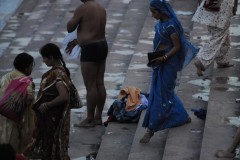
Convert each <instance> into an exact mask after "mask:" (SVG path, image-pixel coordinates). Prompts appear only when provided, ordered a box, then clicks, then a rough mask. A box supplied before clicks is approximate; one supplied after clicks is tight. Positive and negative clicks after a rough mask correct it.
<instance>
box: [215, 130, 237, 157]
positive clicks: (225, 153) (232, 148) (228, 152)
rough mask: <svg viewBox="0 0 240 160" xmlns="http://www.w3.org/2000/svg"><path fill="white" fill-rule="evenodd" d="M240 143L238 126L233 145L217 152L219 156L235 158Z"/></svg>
mask: <svg viewBox="0 0 240 160" xmlns="http://www.w3.org/2000/svg"><path fill="white" fill-rule="evenodd" d="M239 144H240V127H238V130H237V133H236V135H235V137H234V139H233V141H232V143H231V145H230V146H229V147H228V148H227V149H226V150H218V151H217V152H216V154H215V156H216V157H218V158H233V157H234V156H235V149H236V148H237V147H238V145H239Z"/></svg>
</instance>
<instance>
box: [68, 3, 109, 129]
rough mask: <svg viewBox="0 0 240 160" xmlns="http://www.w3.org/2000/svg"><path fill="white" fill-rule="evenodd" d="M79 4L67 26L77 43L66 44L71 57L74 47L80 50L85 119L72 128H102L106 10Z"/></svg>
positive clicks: (93, 5) (104, 98) (104, 90)
mask: <svg viewBox="0 0 240 160" xmlns="http://www.w3.org/2000/svg"><path fill="white" fill-rule="evenodd" d="M81 1H82V2H83V4H82V5H80V6H78V7H77V9H76V10H75V12H74V14H73V17H72V18H71V19H70V20H69V22H68V23H67V31H68V32H69V33H70V32H73V31H74V30H75V29H76V28H77V39H75V40H73V41H71V42H69V43H68V46H67V49H66V51H67V52H68V53H71V50H72V49H73V47H74V46H75V45H79V46H80V47H81V58H80V62H81V70H82V76H83V80H84V84H85V86H86V90H87V96H86V99H87V118H86V119H85V120H83V121H82V122H80V123H79V124H77V125H75V126H77V127H94V126H95V124H97V125H101V124H102V111H103V107H104V104H105V100H106V89H105V85H104V72H105V64H106V58H107V54H108V45H107V41H106V38H105V27H106V10H105V8H103V6H101V5H100V4H99V3H97V2H96V1H95V0H81Z"/></svg>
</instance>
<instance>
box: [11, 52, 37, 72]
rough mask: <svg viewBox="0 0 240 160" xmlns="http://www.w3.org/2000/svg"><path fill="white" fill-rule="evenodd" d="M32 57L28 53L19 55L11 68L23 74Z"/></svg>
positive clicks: (31, 61)
mask: <svg viewBox="0 0 240 160" xmlns="http://www.w3.org/2000/svg"><path fill="white" fill-rule="evenodd" d="M33 60H34V59H33V57H32V56H31V55H29V54H28V53H25V52H23V53H20V54H18V55H17V56H16V57H15V59H14V61H13V66H14V68H16V69H17V70H19V71H20V72H22V73H24V72H25V70H26V69H27V68H28V67H29V66H30V65H31V64H32V63H33Z"/></svg>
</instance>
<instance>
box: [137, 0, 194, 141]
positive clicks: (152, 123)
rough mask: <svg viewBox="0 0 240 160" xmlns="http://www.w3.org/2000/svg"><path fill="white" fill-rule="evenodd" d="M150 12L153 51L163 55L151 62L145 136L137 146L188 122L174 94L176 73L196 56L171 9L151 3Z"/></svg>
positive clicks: (159, 3) (181, 105) (154, 0)
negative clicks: (152, 20)
mask: <svg viewBox="0 0 240 160" xmlns="http://www.w3.org/2000/svg"><path fill="white" fill-rule="evenodd" d="M150 11H151V12H152V17H154V18H155V19H156V20H158V21H157V23H156V25H155V36H154V40H153V50H154V51H164V52H165V55H163V56H161V57H158V58H156V59H154V60H152V61H151V62H149V64H148V65H149V66H151V67H152V69H153V73H152V81H151V88H150V95H149V105H148V108H147V111H146V115H145V118H144V121H143V127H145V128H147V132H146V133H145V135H144V136H143V138H142V139H141V140H140V143H148V142H149V141H150V139H151V137H152V136H153V134H154V132H157V131H159V130H163V129H166V128H171V127H176V126H180V125H183V124H185V123H188V122H190V121H191V119H190V117H189V115H188V114H187V112H186V110H185V109H184V106H183V104H182V102H181V101H180V99H179V98H178V97H177V95H176V94H175V93H174V89H175V86H176V79H177V72H178V71H181V70H182V69H183V67H185V66H186V65H187V64H188V63H189V62H190V61H191V60H192V59H193V58H194V57H195V55H196V53H197V52H198V49H197V48H195V47H194V46H192V45H191V44H190V43H189V42H188V41H187V39H186V38H185V36H184V31H183V28H182V26H181V24H180V22H179V21H178V19H177V17H176V15H175V14H174V11H173V10H172V8H171V6H170V5H169V4H168V3H167V2H165V0H163V1H160V0H151V1H150Z"/></svg>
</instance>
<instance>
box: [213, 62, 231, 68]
mask: <svg viewBox="0 0 240 160" xmlns="http://www.w3.org/2000/svg"><path fill="white" fill-rule="evenodd" d="M233 66H234V64H230V63H229V62H228V63H224V64H217V68H228V67H233Z"/></svg>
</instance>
